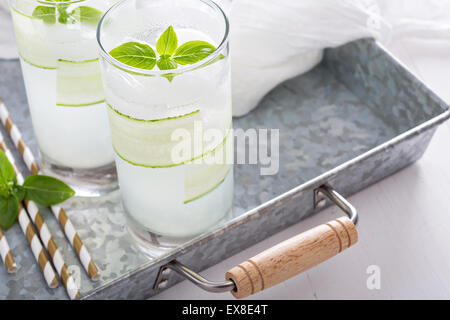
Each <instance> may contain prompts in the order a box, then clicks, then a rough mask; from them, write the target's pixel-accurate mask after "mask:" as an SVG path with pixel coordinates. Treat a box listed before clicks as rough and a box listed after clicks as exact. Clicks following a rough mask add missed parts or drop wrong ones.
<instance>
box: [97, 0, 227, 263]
mask: <svg viewBox="0 0 450 320" xmlns="http://www.w3.org/2000/svg"><path fill="white" fill-rule="evenodd" d="M227 35H228V25H227V20H226V17H225V16H224V14H223V12H222V11H221V10H220V8H219V7H217V5H215V4H214V3H213V2H210V1H200V0H178V1H170V2H167V1H158V0H156V1H144V0H136V1H132V0H124V1H121V2H119V3H118V4H117V5H115V6H113V7H112V8H111V9H110V11H109V12H108V13H107V14H106V15H105V16H104V18H103V20H102V21H101V22H100V24H99V32H98V41H99V44H100V47H101V55H102V58H101V67H102V78H103V86H104V90H105V97H106V103H107V104H108V117H109V125H110V130H111V137H112V143H113V147H114V151H115V157H116V166H117V172H118V178H119V185H120V189H121V193H122V200H123V205H124V209H125V211H126V213H127V218H128V226H129V230H130V231H131V234H132V235H133V236H135V238H136V239H137V240H138V243H139V244H140V245H141V248H142V247H144V250H145V251H146V252H147V253H149V254H150V255H151V254H152V253H154V252H155V250H158V249H161V248H162V247H165V246H169V247H170V246H173V245H176V244H177V243H180V241H184V240H186V239H187V238H191V237H193V236H196V235H198V234H201V233H202V232H205V231H206V230H208V229H210V228H212V227H214V226H215V225H217V223H218V222H219V221H221V220H223V218H224V217H225V216H226V215H227V214H228V213H230V212H231V207H232V199H233V170H232V164H231V163H232V160H233V136H232V134H231V127H232V121H231V119H232V117H231V83H230V66H229V60H228V39H227ZM183 142H184V144H183ZM183 147H184V148H183ZM156 247H158V248H156Z"/></svg>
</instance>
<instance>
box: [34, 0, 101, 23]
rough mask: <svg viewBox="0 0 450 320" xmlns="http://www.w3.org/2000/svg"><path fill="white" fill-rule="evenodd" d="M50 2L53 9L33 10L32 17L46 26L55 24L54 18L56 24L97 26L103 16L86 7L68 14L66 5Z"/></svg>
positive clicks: (48, 7) (38, 8)
mask: <svg viewBox="0 0 450 320" xmlns="http://www.w3.org/2000/svg"><path fill="white" fill-rule="evenodd" d="M52 2H55V6H54V7H50V6H37V7H36V8H34V10H33V13H32V17H33V18H35V19H40V20H42V21H44V23H47V24H55V23H56V18H58V22H59V23H62V24H68V23H76V22H81V23H90V24H92V25H97V23H98V22H99V21H100V18H101V17H102V14H103V13H102V12H101V11H100V10H98V9H95V8H92V7H88V6H80V7H77V8H75V9H73V10H72V11H70V12H69V11H68V7H69V6H68V5H67V4H64V3H60V4H58V2H61V1H59V0H52Z"/></svg>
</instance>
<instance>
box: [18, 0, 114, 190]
mask: <svg viewBox="0 0 450 320" xmlns="http://www.w3.org/2000/svg"><path fill="white" fill-rule="evenodd" d="M110 4H111V3H110V1H108V0H72V1H51V0H49V1H45V0H11V12H12V18H13V23H14V29H15V34H16V40H17V45H18V49H19V54H20V62H21V66H22V72H23V77H24V81H25V87H26V92H27V98H28V103H29V106H30V112H31V117H32V122H33V127H34V133H35V135H36V139H37V142H38V145H39V150H40V162H41V166H42V167H43V171H44V173H47V174H50V175H54V176H57V177H58V178H60V179H62V180H64V181H65V182H67V183H68V184H70V185H71V186H72V187H73V188H74V189H75V191H76V192H77V195H79V196H97V195H101V194H104V193H107V192H109V191H111V190H113V189H115V188H117V182H116V180H117V176H116V171H115V166H114V156H113V150H112V148H111V138H110V133H109V128H108V120H107V114H106V105H105V103H104V99H105V98H104V94H103V89H102V82H101V76H100V67H99V59H98V47H97V43H96V40H95V34H96V28H97V24H98V22H99V20H100V18H101V16H102V14H103V12H105V11H106V10H107V9H108V8H109V6H110Z"/></svg>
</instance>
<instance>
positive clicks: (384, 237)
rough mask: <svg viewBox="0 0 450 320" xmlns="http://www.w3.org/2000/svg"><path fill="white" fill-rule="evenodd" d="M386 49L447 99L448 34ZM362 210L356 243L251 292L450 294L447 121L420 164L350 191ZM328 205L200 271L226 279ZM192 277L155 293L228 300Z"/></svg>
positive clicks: (290, 295) (330, 214)
mask: <svg viewBox="0 0 450 320" xmlns="http://www.w3.org/2000/svg"><path fill="white" fill-rule="evenodd" d="M389 49H390V50H391V51H392V52H393V53H394V54H395V55H397V57H399V58H400V60H402V61H403V62H404V63H405V64H406V65H407V66H408V67H409V68H411V70H412V71H413V72H415V73H416V75H417V76H418V77H420V78H421V79H422V80H423V81H424V82H425V83H427V84H428V85H429V86H430V87H431V88H433V89H434V90H435V91H436V92H437V93H438V94H439V95H440V96H441V97H442V98H443V99H444V100H445V101H447V103H450V85H449V83H450V78H449V75H450V41H448V42H447V43H433V42H429V43H427V44H426V46H423V45H419V44H417V43H413V42H412V41H409V42H407V43H406V42H405V43H396V44H395V45H391V46H389ZM350 201H351V202H352V203H353V204H354V205H355V206H356V208H357V209H358V211H359V214H360V220H359V225H358V230H359V235H360V240H359V242H358V244H357V245H356V246H355V247H352V248H350V249H349V250H347V251H345V252H343V253H341V254H340V255H338V256H336V257H335V258H333V259H331V260H329V261H327V262H325V263H323V264H321V265H319V266H317V267H316V268H313V269H311V270H310V271H308V272H306V273H304V274H301V275H298V276H297V277H294V278H292V279H290V280H288V281H286V282H284V283H282V284H280V285H278V286H276V287H273V288H270V289H268V290H267V291H263V292H261V293H259V294H257V295H254V296H252V297H250V298H254V299H443V298H446V299H449V298H450V123H449V122H446V123H444V124H443V125H442V126H441V127H440V128H439V129H438V130H437V132H436V134H435V136H434V137H433V140H432V142H431V144H430V146H429V148H428V150H427V151H426V153H425V155H424V156H423V157H422V158H421V159H420V160H419V161H418V162H416V163H415V164H413V165H411V166H410V167H408V168H406V169H404V170H402V171H401V172H399V173H397V174H395V175H393V176H391V177H389V178H387V179H384V180H383V181H381V182H379V183H377V184H375V185H373V186H371V187H369V188H367V189H365V190H363V191H361V192H359V193H357V194H356V195H354V196H352V197H351V198H350ZM340 215H341V213H340V212H339V211H338V209H337V208H335V207H333V208H329V209H327V210H325V211H322V212H321V213H319V214H317V215H315V216H313V217H310V218H308V219H306V220H303V221H301V222H300V223H298V224H296V225H293V226H292V227H290V228H288V229H286V230H284V231H282V232H280V233H278V234H276V235H274V236H272V237H270V238H268V239H265V240H264V241H262V242H260V243H258V244H256V245H254V246H252V247H250V248H248V249H247V250H244V251H242V252H240V253H239V254H236V255H234V256H232V257H230V258H228V259H226V260H224V261H222V262H221V263H219V264H217V265H215V266H213V267H211V268H209V269H207V270H205V271H204V272H202V275H204V276H205V277H206V278H209V279H212V280H213V279H216V280H221V279H223V277H224V272H225V271H226V270H228V269H230V268H231V267H233V266H235V265H236V264H239V263H241V262H242V261H245V260H246V259H248V258H250V257H252V256H253V255H255V254H257V253H258V252H260V251H262V250H264V249H266V248H269V247H271V246H272V245H274V244H276V243H278V242H280V241H283V240H285V239H287V238H289V237H292V236H294V235H296V234H298V233H300V232H302V231H304V230H307V229H309V228H310V227H313V226H315V225H318V224H321V223H324V222H326V221H328V220H330V219H331V218H336V217H338V216H340ZM372 265H376V266H378V267H379V270H380V289H371V290H370V289H368V286H367V279H368V278H369V276H370V275H369V274H367V268H368V267H369V266H372ZM231 297H232V296H231V295H230V294H229V293H222V294H212V293H207V292H205V291H203V290H201V289H199V288H197V287H195V286H194V285H192V284H191V283H189V282H188V281H183V282H182V283H179V284H178V285H176V286H174V287H172V288H169V289H168V290H166V291H164V292H162V293H161V294H159V295H157V296H155V297H154V299H230V298H231Z"/></svg>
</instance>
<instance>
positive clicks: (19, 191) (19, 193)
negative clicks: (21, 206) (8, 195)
mask: <svg viewBox="0 0 450 320" xmlns="http://www.w3.org/2000/svg"><path fill="white" fill-rule="evenodd" d="M11 192H12V194H13V195H14V196H15V197H16V199H17V201H19V202H20V201H22V200H23V198H25V189H24V187H22V186H19V185H14V186H13V187H12V190H11Z"/></svg>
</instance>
